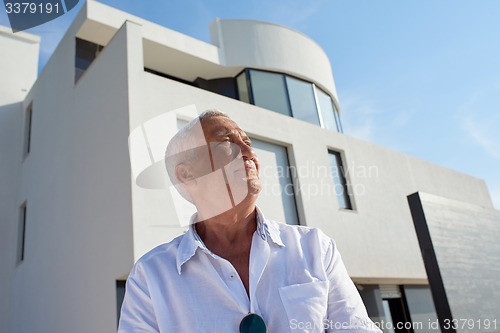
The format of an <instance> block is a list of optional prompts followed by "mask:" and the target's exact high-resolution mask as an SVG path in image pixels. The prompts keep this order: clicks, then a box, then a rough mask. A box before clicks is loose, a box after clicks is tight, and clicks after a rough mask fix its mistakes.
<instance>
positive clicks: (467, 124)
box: [462, 115, 500, 160]
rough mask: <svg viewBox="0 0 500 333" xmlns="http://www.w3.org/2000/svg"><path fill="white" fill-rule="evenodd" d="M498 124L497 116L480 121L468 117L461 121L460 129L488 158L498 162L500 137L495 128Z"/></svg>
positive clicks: (499, 158) (476, 118)
mask: <svg viewBox="0 0 500 333" xmlns="http://www.w3.org/2000/svg"><path fill="white" fill-rule="evenodd" d="M498 124H499V116H498V115H491V116H489V117H484V118H482V119H478V117H477V116H476V117H473V116H470V115H469V116H465V117H464V118H463V119H462V129H463V130H464V132H465V134H466V135H467V136H468V137H469V139H471V140H472V142H473V143H474V144H476V145H477V146H479V147H480V148H481V150H482V151H483V152H485V153H486V154H488V155H489V156H490V157H493V158H495V159H497V160H500V136H499V134H498V130H497V128H496V127H497V125H498Z"/></svg>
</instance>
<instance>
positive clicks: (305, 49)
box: [0, 1, 500, 333]
mask: <svg viewBox="0 0 500 333" xmlns="http://www.w3.org/2000/svg"><path fill="white" fill-rule="evenodd" d="M210 31H211V40H212V42H211V43H210V44H209V43H206V42H203V41H200V40H197V39H194V38H192V37H189V36H186V35H183V34H181V33H179V32H176V31H172V30H170V29H168V28H165V27H162V26H159V25H156V24H154V23H151V22H148V21H146V20H144V19H141V18H138V17H135V16H132V15H130V14H128V13H125V12H122V11H119V10H117V9H114V8H110V7H108V6H105V5H103V4H100V3H98V2H95V1H87V3H86V4H85V5H84V6H83V8H82V9H81V11H80V12H79V14H78V15H77V16H76V19H75V20H74V22H73V23H72V25H71V26H70V28H69V29H68V31H67V33H66V34H65V36H64V37H63V39H62V41H61V42H60V44H59V46H58V47H57V49H56V50H55V52H54V53H53V55H52V57H51V58H50V60H49V61H48V63H47V64H46V66H45V67H44V69H43V71H42V72H41V73H40V74H39V75H37V59H38V51H39V50H38V45H39V39H38V38H37V37H36V36H32V35H29V34H27V33H15V34H13V33H11V32H10V30H9V29H7V28H1V30H0V55H1V60H2V61H1V62H0V260H1V267H2V268H1V270H0V332H9V333H36V332H43V333H45V332H51V333H67V332H72V333H88V332H114V331H116V327H117V317H118V315H119V307H120V304H121V303H120V302H121V299H122V297H123V292H124V281H125V280H126V278H127V275H128V273H129V271H130V269H131V267H132V265H133V264H134V262H135V261H136V260H137V259H139V258H140V257H141V256H142V255H143V254H144V253H145V252H147V251H148V250H150V249H152V248H153V247H155V246H156V245H158V244H161V243H164V242H167V241H169V240H171V239H172V238H174V237H175V236H177V235H179V234H181V233H182V232H184V231H185V230H186V228H187V227H186V222H187V218H188V217H189V215H190V213H191V212H192V210H193V208H192V207H191V206H189V205H188V204H187V203H185V202H183V201H182V200H181V199H180V198H179V196H178V195H177V194H176V193H175V191H173V190H172V189H173V188H172V186H171V184H169V182H168V180H167V177H166V171H165V170H164V161H163V159H164V155H163V154H164V151H165V146H166V143H167V142H168V141H169V139H170V138H171V137H172V136H173V135H174V134H175V132H176V131H177V130H178V129H179V128H180V127H182V126H183V125H184V124H186V123H187V122H188V121H189V120H191V119H193V118H194V117H196V115H197V114H199V113H201V112H202V111H204V110H207V109H212V108H217V109H219V110H221V111H223V112H225V113H227V114H228V115H229V116H230V117H231V118H233V119H234V120H235V121H236V122H237V123H238V124H239V125H240V126H241V127H242V128H243V129H244V130H245V131H246V132H247V134H248V135H249V136H250V137H251V138H252V141H253V143H254V146H255V150H256V151H257V154H258V156H259V159H260V162H261V165H262V172H261V177H262V179H263V182H264V184H265V185H264V188H263V191H262V193H261V195H260V198H259V201H258V205H259V207H260V208H261V209H262V210H263V212H264V214H265V215H266V216H267V217H268V218H272V219H274V220H277V221H281V222H284V223H290V224H300V225H306V226H311V227H318V228H320V229H322V230H323V231H324V232H325V233H326V234H327V235H329V236H331V237H332V238H334V239H335V240H336V242H337V245H338V248H339V250H340V251H341V253H342V256H343V260H344V262H345V264H346V266H347V269H348V272H349V275H350V276H351V278H352V280H353V281H354V282H355V284H356V285H357V287H358V290H359V291H360V294H361V295H362V297H363V299H364V301H365V304H366V306H367V309H368V312H369V314H370V316H371V317H372V319H373V320H374V321H376V322H378V323H380V324H381V325H382V323H384V325H385V326H383V328H384V330H385V332H440V331H442V332H469V331H470V332H477V331H478V325H482V326H481V327H482V328H481V331H482V332H500V318H499V317H498V316H499V314H498V312H497V311H498V310H497V307H496V305H498V304H500V291H499V290H500V288H499V287H500V284H499V283H500V282H499V279H498V277H499V276H500V263H499V260H498V256H499V254H500V247H499V245H498V243H497V241H496V240H497V239H498V237H499V236H500V227H499V225H500V224H499V222H500V212H499V211H496V210H495V209H494V208H493V205H492V201H491V198H490V196H489V193H488V190H487V187H486V184H485V183H484V182H483V181H482V180H480V179H477V178H474V177H472V176H469V175H466V174H463V173H459V172H456V171H453V170H450V169H446V168H443V167H440V166H437V165H434V164H431V163H428V162H426V161H423V160H419V159H417V158H414V157H411V156H408V155H405V154H401V153H398V152H396V151H392V150H390V149H387V148H384V147H381V146H377V145H375V144H372V143H369V142H365V141H361V140H358V139H356V138H353V137H350V136H349V133H343V130H342V125H341V115H342V111H341V110H342V106H341V103H339V100H338V97H337V92H336V89H335V83H334V78H333V74H332V69H331V66H330V62H329V59H328V58H327V56H326V54H325V53H324V52H323V50H322V49H321V47H320V46H319V45H317V44H316V43H315V42H314V41H312V40H311V39H309V38H308V37H307V36H305V35H303V34H301V33H299V32H297V31H293V30H291V29H288V28H286V27H282V26H278V25H275V24H272V23H266V22H259V21H252V20H219V19H217V20H215V21H214V22H213V23H212V24H211V26H210ZM414 193H417V194H414ZM412 194H414V195H413V196H411V195H412ZM408 196H410V198H408ZM409 203H410V205H409ZM495 316H496V318H495ZM438 318H439V320H440V324H441V326H440V327H439V326H438V322H437V321H436V320H437V319H438ZM446 319H449V320H451V319H471V320H474V321H475V322H474V323H475V324H474V325H475V326H474V327H473V328H472V329H471V328H470V326H469V328H467V327H465V328H464V327H445V324H446ZM487 320H488V321H489V323H490V326H489V327H488V328H487V329H485V326H486V323H487ZM493 321H495V322H493ZM388 322H389V324H387V323H388ZM398 322H399V323H410V324H411V323H413V325H411V326H412V327H411V328H412V329H413V331H410V330H403V328H398V327H391V323H392V324H393V325H396V323H398ZM418 323H422V325H421V326H419V324H418ZM494 323H495V326H494ZM431 325H432V326H431ZM468 329H469V330H468Z"/></svg>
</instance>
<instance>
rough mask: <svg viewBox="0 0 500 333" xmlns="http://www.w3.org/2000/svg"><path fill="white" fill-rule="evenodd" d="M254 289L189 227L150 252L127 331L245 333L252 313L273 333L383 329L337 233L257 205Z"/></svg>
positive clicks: (130, 294) (136, 273)
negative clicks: (241, 330)
mask: <svg viewBox="0 0 500 333" xmlns="http://www.w3.org/2000/svg"><path fill="white" fill-rule="evenodd" d="M249 281H250V282H249V296H248V295H247V293H246V291H245V287H244V286H243V283H242V281H241V280H240V278H239V275H238V273H237V272H236V270H235V269H234V267H233V266H232V264H231V263H230V262H229V261H227V260H226V259H223V258H221V257H219V256H217V255H216V254H213V253H212V252H211V251H210V250H208V249H207V248H206V247H205V245H204V244H203V242H202V240H201V239H200V238H199V236H198V235H197V233H196V231H195V229H194V227H193V225H191V227H190V229H189V230H188V232H186V233H185V234H184V235H181V236H179V237H177V238H175V239H174V240H172V241H171V242H169V243H167V244H163V245H160V246H158V247H156V248H155V249H153V250H151V251H150V252H148V253H147V254H145V255H144V256H143V257H142V258H141V259H139V261H138V262H137V263H136V264H135V265H134V267H133V269H132V271H131V273H130V275H129V277H128V280H127V284H126V293H125V298H124V301H123V306H122V310H121V317H120V325H119V328H118V332H119V333H132V332H161V333H167V332H180V333H184V332H186V333H191V332H196V333H203V332H210V333H237V332H238V327H239V324H240V321H241V319H242V318H243V317H245V315H247V314H248V313H249V312H253V313H257V314H259V315H261V316H262V318H263V319H264V321H265V323H266V325H267V331H268V332H269V333H285V332H324V331H326V332H340V331H342V332H343V331H345V330H349V331H350V332H381V331H380V330H378V329H377V328H376V327H375V326H374V324H373V323H372V322H371V320H370V319H369V318H368V316H367V314H366V310H365V307H364V305H363V302H362V300H361V298H360V296H359V294H358V291H357V290H356V288H355V286H354V284H353V283H352V281H351V279H350V278H349V276H348V275H347V271H346V269H345V267H344V264H343V262H342V259H341V257H340V254H339V252H338V251H337V249H336V247H335V243H334V241H333V240H331V239H330V238H328V237H327V236H326V235H324V234H323V233H322V232H321V231H320V230H319V229H314V228H308V227H304V226H290V225H286V224H283V223H277V222H274V221H271V220H266V219H265V218H264V216H263V215H262V213H261V212H260V211H259V210H258V209H257V230H256V232H255V233H254V235H253V239H252V246H251V250H250V280H249Z"/></svg>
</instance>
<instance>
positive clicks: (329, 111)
mask: <svg viewBox="0 0 500 333" xmlns="http://www.w3.org/2000/svg"><path fill="white" fill-rule="evenodd" d="M315 90H316V97H317V99H318V106H319V111H320V115H321V120H322V122H323V127H324V128H326V129H329V130H331V131H337V132H342V127H341V126H340V118H339V117H338V112H337V110H336V109H335V107H334V105H333V101H332V99H331V98H330V96H328V95H327V94H326V93H325V92H324V91H323V90H321V89H319V88H318V87H315Z"/></svg>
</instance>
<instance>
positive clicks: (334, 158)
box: [328, 151, 353, 210]
mask: <svg viewBox="0 0 500 333" xmlns="http://www.w3.org/2000/svg"><path fill="white" fill-rule="evenodd" d="M328 157H329V159H330V170H331V173H332V178H333V185H334V186H335V193H336V194H337V200H338V203H339V208H341V209H348V210H352V209H353V208H352V203H351V198H350V196H349V192H348V188H347V181H346V170H345V168H344V166H343V163H342V155H341V154H340V153H339V152H337V151H328Z"/></svg>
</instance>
